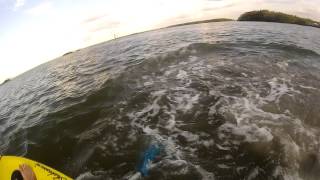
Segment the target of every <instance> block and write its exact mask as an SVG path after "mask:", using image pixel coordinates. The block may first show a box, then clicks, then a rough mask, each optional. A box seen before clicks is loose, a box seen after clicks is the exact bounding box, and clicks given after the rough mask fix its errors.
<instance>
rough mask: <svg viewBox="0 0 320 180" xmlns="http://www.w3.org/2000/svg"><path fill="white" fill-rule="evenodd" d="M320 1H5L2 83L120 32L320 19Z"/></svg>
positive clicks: (0, 5)
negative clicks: (274, 16)
mask: <svg viewBox="0 0 320 180" xmlns="http://www.w3.org/2000/svg"><path fill="white" fill-rule="evenodd" d="M319 3H320V2H319V0H308V1H307V0H135V1H133V0H90V1H89V0H0V27H1V28H0V52H1V58H0V82H1V81H3V80H5V79H6V78H12V77H15V76H17V75H18V74H21V73H23V72H25V71H27V70H29V69H31V68H33V67H35V66H37V65H39V64H42V63H44V62H46V61H49V60H51V59H53V58H55V57H58V56H61V55H62V54H64V53H65V52H68V51H72V50H75V49H79V48H82V47H86V46H89V45H93V44H96V43H99V42H103V41H106V40H109V39H111V38H113V36H114V34H117V36H124V35H127V34H131V33H135V32H140V31H145V30H150V29H154V28H159V27H164V26H168V25H173V24H177V23H183V22H188V21H194V20H203V19H210V18H220V17H225V18H237V17H238V16H239V15H240V14H241V13H243V12H245V11H250V10H256V9H270V10H276V11H282V12H286V13H291V14H295V15H299V16H303V17H308V18H312V19H315V20H318V21H320V6H319Z"/></svg>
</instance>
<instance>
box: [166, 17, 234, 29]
mask: <svg viewBox="0 0 320 180" xmlns="http://www.w3.org/2000/svg"><path fill="white" fill-rule="evenodd" d="M224 21H233V19H227V18H219V19H208V20H203V21H193V22H187V23H182V24H176V25H172V26H168V27H167V28H170V27H177V26H186V25H191V24H202V23H211V22H224Z"/></svg>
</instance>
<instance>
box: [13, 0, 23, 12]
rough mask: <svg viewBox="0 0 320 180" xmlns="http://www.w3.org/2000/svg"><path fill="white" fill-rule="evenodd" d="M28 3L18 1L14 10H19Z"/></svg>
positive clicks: (21, 0)
mask: <svg viewBox="0 0 320 180" xmlns="http://www.w3.org/2000/svg"><path fill="white" fill-rule="evenodd" d="M25 3H26V1H25V0H16V1H15V3H14V7H13V10H15V11H16V10H18V9H19V8H21V7H22V6H24V5H25Z"/></svg>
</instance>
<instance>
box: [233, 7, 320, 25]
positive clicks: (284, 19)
mask: <svg viewBox="0 0 320 180" xmlns="http://www.w3.org/2000/svg"><path fill="white" fill-rule="evenodd" d="M238 21H264V22H278V23H288V24H298V25H303V26H313V27H318V28H320V23H319V22H317V21H314V20H311V19H307V18H301V17H298V16H295V15H290V14H285V13H281V12H275V11H269V10H260V11H250V12H246V13H244V14H242V15H241V16H240V17H239V18H238Z"/></svg>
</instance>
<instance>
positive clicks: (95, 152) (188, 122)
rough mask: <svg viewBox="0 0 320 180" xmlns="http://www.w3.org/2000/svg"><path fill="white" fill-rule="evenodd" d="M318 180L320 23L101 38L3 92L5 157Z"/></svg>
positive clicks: (67, 168) (81, 171) (178, 173)
mask: <svg viewBox="0 0 320 180" xmlns="http://www.w3.org/2000/svg"><path fill="white" fill-rule="evenodd" d="M151 143H160V144H162V145H163V147H164V150H163V151H164V152H163V154H162V157H161V159H160V160H159V161H157V162H155V163H154V164H152V169H151V172H150V176H149V177H146V178H143V179H192V180H197V179H204V180H206V179H227V180H229V179H230V180H231V179H235V180H237V179H247V180H254V179H277V180H278V179H279V180H282V179H285V180H291V179H320V161H319V159H320V144H319V143H320V29H317V28H312V27H304V26H297V25H287V24H277V23H254V22H250V23H249V22H222V23H209V24H199V25H190V26H183V27H176V28H169V29H162V30H157V31H152V32H147V33H142V34H136V35H132V36H127V37H124V38H120V39H116V40H112V41H109V42H106V43H102V44H98V45H95V46H92V47H88V48H85V49H82V50H80V51H77V52H75V53H73V54H69V55H66V56H64V57H60V58H58V59H55V60H53V61H50V62H48V63H46V64H43V65H41V66H38V67H36V68H34V69H32V70H30V71H28V72H26V73H24V74H22V75H20V76H18V77H16V78H15V79H13V80H12V81H10V82H8V83H6V84H4V85H2V86H1V87H0V153H2V154H10V155H23V156H26V157H28V158H31V159H34V160H37V161H40V162H43V163H45V164H48V165H49V166H52V167H54V168H56V169H58V170H61V171H62V172H64V173H66V174H68V175H70V176H72V177H79V176H80V177H79V178H78V179H82V178H81V177H82V176H86V175H87V176H89V175H90V174H91V175H90V176H92V177H93V178H98V179H125V178H128V177H131V176H132V175H133V174H135V173H136V166H137V159H138V157H139V154H141V152H142V151H143V149H144V148H145V147H146V146H148V144H151Z"/></svg>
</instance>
